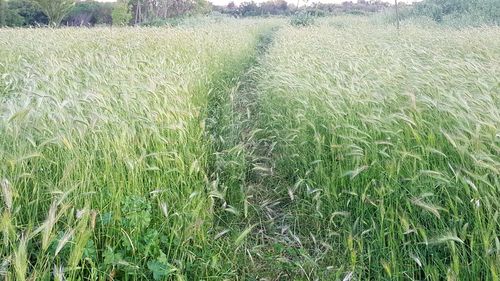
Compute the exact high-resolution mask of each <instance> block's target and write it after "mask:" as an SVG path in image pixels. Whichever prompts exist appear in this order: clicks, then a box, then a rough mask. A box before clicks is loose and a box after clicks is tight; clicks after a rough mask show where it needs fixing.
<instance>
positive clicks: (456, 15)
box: [406, 0, 500, 25]
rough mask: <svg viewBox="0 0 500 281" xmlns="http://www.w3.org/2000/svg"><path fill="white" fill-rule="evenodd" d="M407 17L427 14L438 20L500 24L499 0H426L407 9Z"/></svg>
mask: <svg viewBox="0 0 500 281" xmlns="http://www.w3.org/2000/svg"><path fill="white" fill-rule="evenodd" d="M406 16H407V17H414V16H425V17H429V18H431V19H432V20H434V21H436V22H460V23H462V24H474V23H476V24H494V25H499V24H500V1H499V0H424V1H422V2H418V3H416V4H415V5H413V7H412V9H410V10H409V11H407V13H406Z"/></svg>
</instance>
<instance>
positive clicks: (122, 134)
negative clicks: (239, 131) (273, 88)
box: [0, 23, 266, 280]
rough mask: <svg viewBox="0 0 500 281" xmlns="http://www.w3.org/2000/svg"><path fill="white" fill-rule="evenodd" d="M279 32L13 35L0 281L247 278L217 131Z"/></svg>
mask: <svg viewBox="0 0 500 281" xmlns="http://www.w3.org/2000/svg"><path fill="white" fill-rule="evenodd" d="M265 26H266V24H264V23H261V24H253V23H252V24H246V23H240V24H239V25H238V26H234V24H219V25H211V26H207V27H200V26H198V27H197V28H196V29H176V30H171V29H168V30H165V29H162V30H159V29H134V30H132V29H113V30H112V31H110V30H109V29H62V30H55V31H54V30H28V29H25V30H2V31H0V38H3V39H4V38H9V40H0V72H1V73H2V76H1V77H2V80H1V84H0V100H1V102H0V104H1V105H0V112H1V118H0V162H1V163H2V164H0V175H1V177H0V180H1V194H2V196H1V197H2V201H1V202H2V204H1V205H0V214H1V220H0V222H1V224H0V229H1V231H2V232H1V233H2V234H0V237H1V243H2V247H0V265H1V267H0V274H1V275H5V274H7V275H6V276H7V279H9V280H25V279H36V280H50V279H51V278H52V277H51V276H56V277H57V276H59V277H61V276H64V278H67V279H68V280H74V279H82V278H83V277H85V278H89V279H93V280H96V279H99V280H101V279H110V278H114V279H116V280H126V279H128V280H136V279H142V280H144V279H155V280H163V279H165V278H166V277H172V278H174V277H177V278H185V279H187V280H199V279H201V278H202V277H208V276H211V275H215V274H218V276H226V275H227V276H234V274H235V272H234V269H233V268H234V265H231V264H232V263H233V261H232V259H229V258H228V257H227V256H228V255H230V254H231V253H226V252H225V249H224V248H222V247H221V245H218V244H217V243H213V241H212V240H213V237H214V236H215V235H216V233H213V232H212V231H211V225H212V224H213V221H214V217H213V209H214V208H215V205H214V200H216V191H215V190H214V189H213V188H215V187H214V186H213V185H212V184H211V183H210V181H209V180H210V179H209V177H210V175H209V174H207V171H208V168H207V165H208V161H209V158H210V157H211V153H210V151H211V145H210V142H207V141H206V133H205V131H204V126H205V125H204V122H205V121H204V120H205V119H206V118H207V117H208V116H207V115H206V114H207V110H206V108H207V106H208V105H207V104H208V101H209V95H210V93H211V91H212V90H213V89H214V86H212V85H215V84H221V83H222V81H221V82H218V81H219V80H221V79H226V78H229V77H230V76H231V75H238V71H239V70H240V69H241V67H243V65H245V64H246V61H248V60H250V59H251V58H252V56H253V55H254V54H255V52H254V46H255V45H256V43H257V39H258V36H257V35H258V34H259V33H260V32H262V30H264V29H265V28H266V27H265ZM56 42H57V44H55V43H56ZM224 83H226V82H224ZM227 83H230V81H227ZM221 85H222V84H221ZM219 93H220V92H219ZM59 277H58V278H59ZM2 278H3V277H2ZM61 278H62V277H61ZM60 280H62V279H60Z"/></svg>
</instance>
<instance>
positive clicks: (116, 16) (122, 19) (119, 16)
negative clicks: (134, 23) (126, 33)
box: [111, 1, 132, 25]
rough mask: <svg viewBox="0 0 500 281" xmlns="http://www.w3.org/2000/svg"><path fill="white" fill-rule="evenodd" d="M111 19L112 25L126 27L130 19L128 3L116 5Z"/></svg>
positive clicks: (120, 2) (123, 2) (121, 2)
mask: <svg viewBox="0 0 500 281" xmlns="http://www.w3.org/2000/svg"><path fill="white" fill-rule="evenodd" d="M111 17H112V18H113V25H127V24H128V23H129V22H130V20H131V19H132V13H130V8H129V6H128V3H127V2H125V1H119V2H118V3H116V5H115V7H114V8H113V13H112V14H111Z"/></svg>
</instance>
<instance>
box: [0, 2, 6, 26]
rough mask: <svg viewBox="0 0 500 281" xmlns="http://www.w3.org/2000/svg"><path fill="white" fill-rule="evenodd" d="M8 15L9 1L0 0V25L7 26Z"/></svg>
mask: <svg viewBox="0 0 500 281" xmlns="http://www.w3.org/2000/svg"><path fill="white" fill-rule="evenodd" d="M6 17H7V3H6V2H5V0H0V27H2V26H5V22H6Z"/></svg>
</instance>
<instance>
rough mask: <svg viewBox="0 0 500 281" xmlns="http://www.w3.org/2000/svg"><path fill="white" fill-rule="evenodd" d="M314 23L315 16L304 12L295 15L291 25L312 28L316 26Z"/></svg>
mask: <svg viewBox="0 0 500 281" xmlns="http://www.w3.org/2000/svg"><path fill="white" fill-rule="evenodd" d="M314 22H315V20H314V16H312V15H310V14H309V13H304V12H302V13H298V14H295V15H293V16H292V18H291V20H290V24H291V25H293V26H299V27H300V26H302V27H304V26H311V25H313V24H314Z"/></svg>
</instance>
